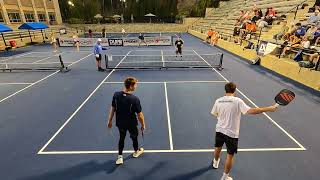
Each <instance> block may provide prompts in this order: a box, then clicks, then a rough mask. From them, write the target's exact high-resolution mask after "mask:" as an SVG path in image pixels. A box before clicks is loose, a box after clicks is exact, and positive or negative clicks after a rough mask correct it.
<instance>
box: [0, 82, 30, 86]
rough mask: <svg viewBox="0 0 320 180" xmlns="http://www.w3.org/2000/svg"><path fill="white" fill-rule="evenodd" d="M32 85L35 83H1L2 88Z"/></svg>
mask: <svg viewBox="0 0 320 180" xmlns="http://www.w3.org/2000/svg"><path fill="white" fill-rule="evenodd" d="M30 84H33V83H24V82H22V83H0V86H5V85H30Z"/></svg>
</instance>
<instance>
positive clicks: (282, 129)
mask: <svg viewBox="0 0 320 180" xmlns="http://www.w3.org/2000/svg"><path fill="white" fill-rule="evenodd" d="M194 52H195V53H196V54H197V55H198V56H199V57H200V58H201V59H202V60H204V61H205V62H206V63H207V64H208V65H210V64H209V63H208V62H207V61H206V60H205V59H204V58H202V57H201V56H200V55H199V54H198V53H197V52H196V51H194ZM210 66H211V65H210ZM212 69H213V70H214V71H215V72H216V73H218V74H219V75H220V76H221V77H222V78H223V79H224V80H226V81H227V82H230V81H229V80H228V79H227V78H225V77H224V76H223V75H222V74H221V73H220V72H219V71H217V70H216V69H215V68H212ZM237 92H239V93H240V94H241V95H242V96H243V97H245V98H246V99H247V100H248V101H249V102H250V103H251V104H252V105H254V106H255V107H257V108H258V106H257V105H256V104H255V103H254V102H253V101H252V100H251V99H250V98H248V97H247V96H246V95H245V94H244V93H243V92H241V91H240V90H239V89H238V88H237ZM263 115H265V116H266V117H267V118H268V119H269V120H270V121H271V122H272V123H273V124H274V125H276V126H277V127H278V128H279V129H280V130H281V131H282V132H284V133H285V134H286V135H287V136H288V137H289V138H290V139H291V140H293V141H294V142H295V143H296V144H297V145H298V146H299V147H300V148H301V149H303V150H306V148H305V147H304V146H302V144H300V143H299V142H298V141H297V140H296V139H295V138H294V137H293V136H292V135H291V134H289V133H288V132H287V131H286V130H285V129H284V128H282V127H281V126H280V125H279V124H278V123H277V122H276V121H275V120H273V119H272V118H271V117H270V116H269V115H268V114H267V113H263Z"/></svg>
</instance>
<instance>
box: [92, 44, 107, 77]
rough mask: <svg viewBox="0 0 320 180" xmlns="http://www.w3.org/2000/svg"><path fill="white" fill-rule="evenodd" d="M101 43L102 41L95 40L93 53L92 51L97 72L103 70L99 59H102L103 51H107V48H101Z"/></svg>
mask: <svg viewBox="0 0 320 180" xmlns="http://www.w3.org/2000/svg"><path fill="white" fill-rule="evenodd" d="M101 42H102V40H101V39H100V38H99V39H98V40H97V43H96V44H95V45H94V51H93V53H94V55H95V57H96V62H97V67H98V71H104V69H103V68H102V67H101V59H102V52H103V50H107V48H104V47H102V45H101Z"/></svg>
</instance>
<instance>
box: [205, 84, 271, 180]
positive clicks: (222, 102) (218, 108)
mask: <svg viewBox="0 0 320 180" xmlns="http://www.w3.org/2000/svg"><path fill="white" fill-rule="evenodd" d="M225 91H226V94H225V96H223V97H221V98H219V99H217V100H216V102H215V103H214V106H213V108H212V111H211V114H212V115H214V116H216V117H217V119H218V122H217V125H216V139H215V141H216V142H215V150H214V153H213V155H214V158H213V161H212V166H213V168H214V169H217V168H218V166H219V162H220V153H221V149H222V146H223V144H226V146H227V159H226V163H225V166H224V173H223V176H222V177H221V180H232V178H231V177H230V176H229V172H230V170H231V167H232V163H233V156H234V154H235V153H237V150H238V138H239V130H240V119H241V114H261V113H263V112H274V111H276V109H277V105H273V106H269V107H261V108H251V107H249V106H248V105H246V104H245V103H244V101H243V100H242V99H240V98H238V97H235V95H236V94H235V92H236V85H235V84H234V83H232V82H230V83H227V84H226V85H225Z"/></svg>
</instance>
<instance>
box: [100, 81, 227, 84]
mask: <svg viewBox="0 0 320 180" xmlns="http://www.w3.org/2000/svg"><path fill="white" fill-rule="evenodd" d="M226 82H227V81H166V83H167V84H170V83H172V84H174V83H226ZM162 83H164V82H163V81H159V82H157V81H155V82H148V81H145V82H143V81H142V82H141V81H139V82H138V84H162ZM104 84H123V82H104Z"/></svg>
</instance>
